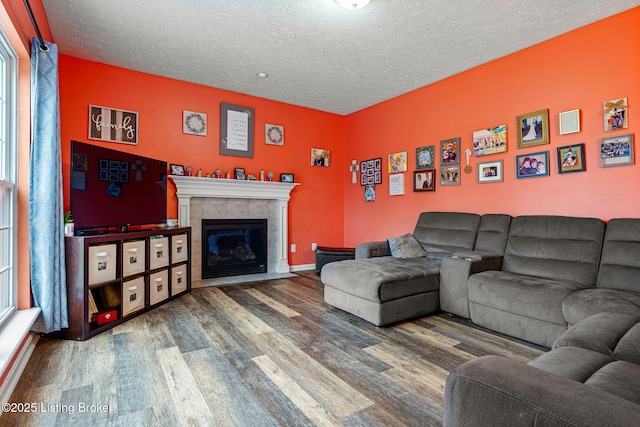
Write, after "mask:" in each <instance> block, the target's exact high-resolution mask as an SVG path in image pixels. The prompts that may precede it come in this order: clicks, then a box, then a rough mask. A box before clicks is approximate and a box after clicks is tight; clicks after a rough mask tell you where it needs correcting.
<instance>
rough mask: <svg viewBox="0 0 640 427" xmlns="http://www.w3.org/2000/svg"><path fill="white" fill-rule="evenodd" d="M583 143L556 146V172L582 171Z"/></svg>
mask: <svg viewBox="0 0 640 427" xmlns="http://www.w3.org/2000/svg"><path fill="white" fill-rule="evenodd" d="M585 170H587V167H586V166H585V163H584V144H576V145H567V146H565V147H558V173H570V172H584V171H585Z"/></svg>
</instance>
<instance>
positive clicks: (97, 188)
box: [70, 141, 167, 230]
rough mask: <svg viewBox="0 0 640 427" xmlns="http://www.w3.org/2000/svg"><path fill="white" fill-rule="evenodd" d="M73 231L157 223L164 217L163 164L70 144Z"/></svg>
mask: <svg viewBox="0 0 640 427" xmlns="http://www.w3.org/2000/svg"><path fill="white" fill-rule="evenodd" d="M70 181H71V213H72V215H73V220H74V223H75V229H76V230H86V229H101V228H109V227H122V226H128V225H149V224H153V225H155V224H160V223H164V222H165V221H166V217H167V162H164V161H162V160H155V159H151V158H148V157H142V156H138V155H135V154H130V153H124V152H122V151H117V150H111V149H109V148H104V147H99V146H97V145H91V144H86V143H84V142H78V141H71V175H70Z"/></svg>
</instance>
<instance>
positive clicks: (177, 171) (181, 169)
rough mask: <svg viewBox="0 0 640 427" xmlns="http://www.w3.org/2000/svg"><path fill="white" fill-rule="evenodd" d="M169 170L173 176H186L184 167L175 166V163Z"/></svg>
mask: <svg viewBox="0 0 640 427" xmlns="http://www.w3.org/2000/svg"><path fill="white" fill-rule="evenodd" d="M169 169H170V171H171V175H180V176H184V166H182V165H174V164H173V163H171V164H170V165H169Z"/></svg>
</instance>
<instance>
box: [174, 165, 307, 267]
mask: <svg viewBox="0 0 640 427" xmlns="http://www.w3.org/2000/svg"><path fill="white" fill-rule="evenodd" d="M169 178H171V180H172V181H173V182H174V183H175V185H176V196H177V197H178V223H179V224H180V226H181V227H189V226H191V224H190V221H191V219H190V218H191V198H194V197H196V198H213V199H256V200H277V201H278V227H277V229H278V233H277V234H278V235H277V239H278V263H277V267H276V272H277V273H288V272H289V251H288V249H287V245H288V229H289V215H288V209H289V199H290V198H291V191H292V190H293V189H294V188H295V187H296V186H298V185H300V184H298V183H288V182H271V181H248V180H235V179H224V178H202V177H195V176H180V175H169Z"/></svg>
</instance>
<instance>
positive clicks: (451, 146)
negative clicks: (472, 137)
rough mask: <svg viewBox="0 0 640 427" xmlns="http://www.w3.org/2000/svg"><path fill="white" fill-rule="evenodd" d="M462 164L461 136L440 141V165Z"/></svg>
mask: <svg viewBox="0 0 640 427" xmlns="http://www.w3.org/2000/svg"><path fill="white" fill-rule="evenodd" d="M459 164H460V138H452V139H445V140H444V141H440V165H441V166H448V165H459Z"/></svg>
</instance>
